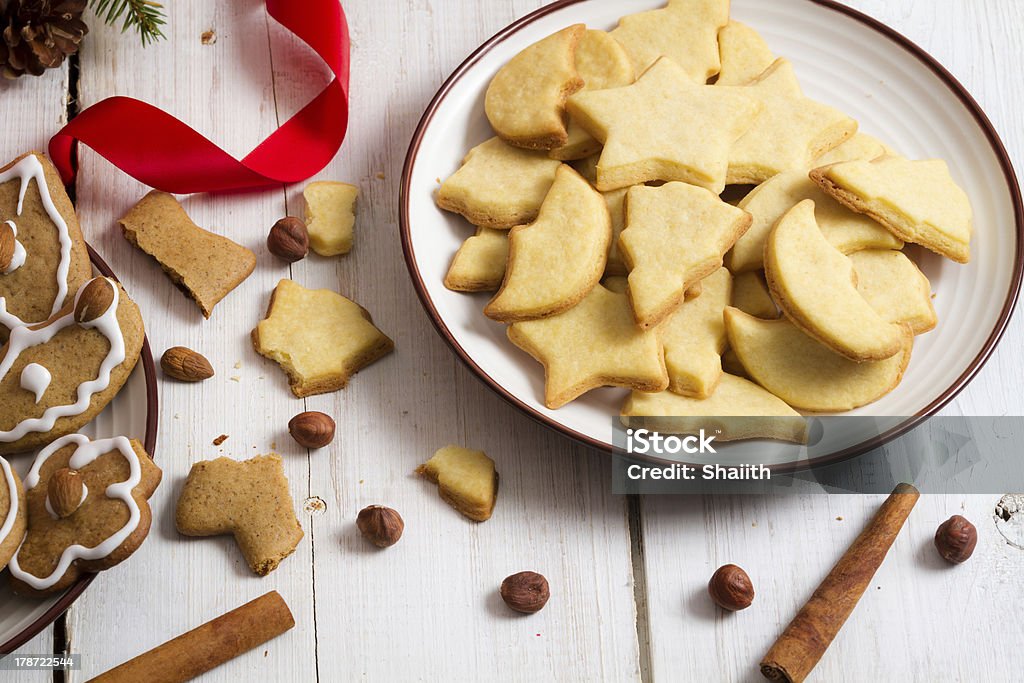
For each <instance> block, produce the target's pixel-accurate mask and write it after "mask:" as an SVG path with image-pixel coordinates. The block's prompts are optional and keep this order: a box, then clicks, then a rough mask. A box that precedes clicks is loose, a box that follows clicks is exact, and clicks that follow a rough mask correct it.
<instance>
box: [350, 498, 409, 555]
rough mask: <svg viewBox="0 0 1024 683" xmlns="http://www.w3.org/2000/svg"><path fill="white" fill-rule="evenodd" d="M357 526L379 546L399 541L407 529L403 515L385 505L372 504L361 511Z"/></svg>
mask: <svg viewBox="0 0 1024 683" xmlns="http://www.w3.org/2000/svg"><path fill="white" fill-rule="evenodd" d="M356 526H357V527H359V531H360V532H362V534H363V536H366V538H367V539H369V541H370V543H373V544H374V545H375V546H377V547H378V548H387V547H388V546H391V545H394V544H396V543H398V539H400V538H401V537H402V532H403V531H405V522H403V521H402V515H400V514H398V513H397V512H396V511H394V510H392V509H391V508H389V507H384V506H383V505H370V506H369V507H365V508H363V509H362V510H360V511H359V516H358V517H356Z"/></svg>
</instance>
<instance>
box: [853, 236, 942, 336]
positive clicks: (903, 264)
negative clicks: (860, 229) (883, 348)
mask: <svg viewBox="0 0 1024 683" xmlns="http://www.w3.org/2000/svg"><path fill="white" fill-rule="evenodd" d="M850 261H852V262H853V269H854V270H855V271H856V273H857V291H858V292H860V294H861V296H863V297H864V299H865V300H866V301H867V302H868V303H869V304H871V307H872V308H874V309H875V311H877V312H878V315H880V316H882V318H883V319H884V320H888V321H889V322H892V323H906V324H908V325H910V329H911V330H913V332H914V334H923V333H925V332H928V331H929V330H932V329H934V328H935V325H937V324H938V318H937V317H936V315H935V307H934V306H932V287H931V284H930V283H929V282H928V278H926V277H925V276H924V273H922V272H921V271H920V270H919V269H918V267H917V266H916V265H914V262H913V261H911V260H910V259H909V258H907V256H906V254H904V253H903V252H902V251H893V250H891V249H869V250H866V251H858V252H857V253H856V254H850Z"/></svg>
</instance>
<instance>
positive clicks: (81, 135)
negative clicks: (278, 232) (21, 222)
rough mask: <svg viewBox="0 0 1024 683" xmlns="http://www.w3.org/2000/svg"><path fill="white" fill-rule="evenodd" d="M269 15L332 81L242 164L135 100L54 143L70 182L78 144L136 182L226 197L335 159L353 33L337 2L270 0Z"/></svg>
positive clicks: (104, 106) (105, 107) (101, 107)
mask: <svg viewBox="0 0 1024 683" xmlns="http://www.w3.org/2000/svg"><path fill="white" fill-rule="evenodd" d="M266 4H267V12H268V13H269V14H270V16H271V17H273V18H274V19H276V20H277V21H278V22H279V23H280V24H281V25H282V26H284V27H285V28H287V29H288V30H290V31H291V32H292V33H294V34H295V35H296V36H298V37H299V38H300V39H302V40H303V41H304V42H305V43H306V44H307V45H309V46H310V47H311V48H313V50H314V51H315V52H316V53H317V54H318V55H319V56H320V57H321V58H322V59H323V60H324V61H325V62H326V63H327V65H328V66H329V67H330V69H331V71H332V72H334V79H332V80H331V82H330V83H329V84H328V85H327V87H326V88H324V89H323V91H322V92H321V93H320V94H319V95H317V96H316V97H315V98H313V100H312V101H310V102H309V104H307V105H306V106H305V107H303V108H302V109H301V110H300V111H299V112H298V113H296V114H295V115H294V116H292V117H291V118H290V119H288V120H287V121H286V122H285V123H284V125H282V126H281V127H280V128H278V129H277V130H276V131H274V133H272V134H271V135H270V137H268V138H267V139H266V140H264V141H263V142H261V143H260V144H259V145H258V146H257V147H256V148H255V149H254V150H253V151H252V152H250V153H249V154H248V155H246V157H245V158H244V159H242V160H241V161H239V160H238V159H236V158H234V157H233V156H231V155H230V154H228V153H227V152H225V151H224V150H223V149H221V148H220V147H218V146H217V145H216V144H215V143H213V142H212V141H210V140H208V139H207V138H205V137H203V136H202V135H200V134H199V133H197V132H196V131H195V130H193V129H192V128H191V127H189V126H188V125H186V124H185V123H183V122H181V121H179V120H178V119H176V118H174V117H173V116H171V115H170V114H168V113H167V112H165V111H163V110H161V109H159V108H157V107H154V106H153V105H151V104H147V103H145V102H142V101H140V100H136V99H134V98H131V97H109V98H107V99H105V100H101V101H100V102H97V103H96V104H94V105H93V106H91V107H89V108H87V109H85V111H83V112H81V113H80V114H78V116H76V117H75V118H74V119H72V120H71V121H70V122H69V123H68V124H67V125H66V126H64V128H62V129H61V130H60V131H58V132H57V134H56V135H54V136H53V137H52V138H51V139H50V145H49V151H50V158H51V159H52V160H53V163H54V164H55V165H56V166H57V169H58V170H59V171H60V174H61V177H62V178H63V179H64V182H65V183H70V182H72V181H73V180H74V178H75V174H76V172H77V165H78V164H77V159H76V155H75V146H76V143H77V142H78V141H81V142H84V143H85V144H87V145H89V147H91V148H92V149H93V150H95V151H96V152H97V153H98V154H100V155H101V156H103V157H104V158H106V159H107V160H108V161H110V162H111V163H112V164H114V165H115V166H117V167H118V168H120V169H121V170H122V171H124V172H125V173H127V174H128V175H130V176H132V177H133V178H135V179H137V180H140V181H142V182H143V183H145V184H146V185H149V186H151V187H155V188H157V189H159V190H164V191H166V192H173V193H176V194H188V193H192V192H225V191H231V190H247V189H254V188H261V187H268V186H274V185H280V184H282V183H294V182H298V181H300V180H305V179H306V178H309V177H310V176H312V175H313V174H315V173H317V172H318V171H320V169H322V168H323V167H324V166H326V165H327V164H328V162H330V160H331V159H332V158H334V155H335V154H336V153H337V151H338V148H339V147H340V146H341V142H342V140H344V139H345V129H346V128H347V127H348V79H349V36H348V24H347V23H346V21H345V13H344V12H343V11H342V9H341V5H340V4H339V0H302V2H296V0H266Z"/></svg>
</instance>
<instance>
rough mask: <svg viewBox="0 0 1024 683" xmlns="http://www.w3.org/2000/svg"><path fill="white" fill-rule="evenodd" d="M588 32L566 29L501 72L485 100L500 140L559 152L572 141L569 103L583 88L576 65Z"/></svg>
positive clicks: (581, 27) (579, 28) (576, 26)
mask: <svg viewBox="0 0 1024 683" xmlns="http://www.w3.org/2000/svg"><path fill="white" fill-rule="evenodd" d="M585 31H586V27H585V26H584V25H583V24H574V25H572V26H570V27H568V28H564V29H562V30H561V31H559V32H558V33H554V34H552V35H550V36H548V37H547V38H544V39H543V40H540V41H538V42H536V43H534V44H533V45H531V46H529V47H527V48H526V49H525V50H523V51H522V52H520V53H519V54H517V55H516V56H515V57H513V58H512V59H511V60H509V62H508V64H506V65H505V66H503V67H501V69H500V70H499V71H498V73H497V74H496V75H495V76H494V79H493V80H492V81H491V84H490V85H489V86H487V93H486V94H485V95H484V111H485V112H486V114H487V120H488V121H490V122H491V127H492V128H494V132H496V133H497V134H498V137H500V138H501V139H502V140H504V141H505V142H507V143H509V144H510V145H515V146H517V147H526V148H527V149H555V148H556V147H561V146H563V145H565V144H566V143H567V142H568V141H569V134H568V132H567V131H566V129H565V98H566V97H568V96H569V95H571V94H573V93H574V92H576V91H577V90H579V89H580V88H582V87H583V79H581V78H580V77H579V75H578V74H577V72H576V61H575V60H576V45H577V43H579V41H580V38H582V37H583V33H584V32H585Z"/></svg>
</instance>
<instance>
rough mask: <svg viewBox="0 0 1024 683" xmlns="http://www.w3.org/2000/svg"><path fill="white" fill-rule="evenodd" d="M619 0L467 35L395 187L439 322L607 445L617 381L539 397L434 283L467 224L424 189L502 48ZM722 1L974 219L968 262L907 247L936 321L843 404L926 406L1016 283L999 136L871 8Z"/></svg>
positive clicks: (513, 357)
mask: <svg viewBox="0 0 1024 683" xmlns="http://www.w3.org/2000/svg"><path fill="white" fill-rule="evenodd" d="M661 5H663V2H661V1H660V0H642V1H639V0H638V1H637V2H633V3H629V4H628V8H629V10H630V11H641V10H645V9H653V8H657V7H659V6H661ZM625 7H626V3H622V2H620V1H619V0H563V1H562V2H556V3H554V4H553V5H549V6H547V7H544V8H541V9H540V10H538V11H537V12H534V13H533V14H531V15H529V16H527V17H524V18H523V19H521V20H519V21H518V22H516V23H515V24H513V25H511V26H509V27H508V28H506V29H505V30H503V31H502V32H500V33H499V34H497V35H496V36H494V38H492V39H491V40H490V41H488V42H487V43H485V44H484V45H483V46H481V47H480V48H479V49H478V50H477V51H476V52H475V53H474V54H473V55H471V56H470V57H469V58H468V59H467V60H466V62H465V63H463V65H462V66H460V67H459V69H457V70H456V72H455V73H454V74H453V75H452V76H451V77H450V78H449V79H448V81H447V82H446V83H445V84H444V86H442V88H441V90H440V91H439V92H438V94H437V95H436V96H435V98H434V100H433V101H432V102H431V104H430V107H429V108H428V109H427V111H426V112H425V114H424V116H423V119H422V120H421V122H420V125H419V128H418V129H417V131H416V134H415V136H414V138H413V141H412V144H411V146H410V149H409V154H408V156H407V158H406V165H405V170H404V174H403V183H402V190H403V196H402V201H401V221H402V225H401V228H402V239H403V247H404V249H405V256H406V262H407V264H408V266H409V271H410V274H411V275H412V278H413V282H414V284H415V285H416V287H417V291H418V293H419V295H420V298H421V300H422V302H423V304H424V307H425V308H426V310H427V313H428V314H429V315H430V316H431V318H432V319H433V322H434V324H435V325H436V326H437V329H438V331H439V332H440V333H441V335H442V336H443V337H444V338H445V339H446V340H447V341H448V342H449V344H450V345H451V346H452V348H453V349H454V350H455V352H456V353H457V354H458V355H459V356H460V358H462V360H463V361H465V362H466V363H467V364H468V365H469V366H470V368H472V369H473V371H474V372H476V374H477V375H478V376H480V377H481V379H483V380H484V381H485V382H486V383H487V384H489V385H490V386H491V387H492V388H493V389H495V390H496V391H498V392H499V393H500V394H501V395H502V396H504V397H505V398H506V399H508V400H509V401H510V402H512V403H513V404H515V405H517V406H518V407H519V408H521V409H523V410H524V411H526V412H527V413H528V414H530V415H531V416H532V417H534V418H536V419H538V420H540V421H541V422H543V423H544V424H547V425H548V426H551V427H553V428H555V429H557V430H559V431H561V432H563V433H564V434H566V435H568V436H571V437H573V438H576V439H578V440H580V441H582V442H584V443H587V444H590V445H593V446H596V447H599V448H605V449H610V447H611V439H612V419H613V417H614V416H616V415H618V411H619V408H620V406H621V405H622V401H623V400H624V398H625V391H623V390H617V389H599V390H595V391H592V392H590V393H589V394H587V395H585V396H584V397H582V398H580V399H578V400H576V401H574V402H572V403H570V404H569V405H567V406H564V407H563V408H560V409H558V410H550V409H548V408H546V407H545V406H544V405H543V403H542V402H541V399H542V394H543V383H544V374H543V370H542V368H541V366H540V365H539V364H537V363H536V362H535V361H534V360H533V359H532V358H530V357H529V356H527V355H526V354H525V353H523V352H522V351H520V350H519V349H517V348H516V347H514V346H513V345H512V344H511V343H510V342H509V341H508V340H507V338H506V336H505V327H504V326H503V325H501V324H498V323H495V322H492V321H490V320H488V319H487V318H486V317H484V315H483V313H482V310H481V309H482V308H483V306H484V304H485V303H486V302H487V300H488V298H489V295H485V294H477V295H467V294H462V293H457V292H451V291H449V290H447V289H445V287H444V284H443V279H444V275H445V272H446V271H447V269H448V265H449V263H450V262H451V258H452V255H453V254H454V253H455V251H456V250H457V249H458V247H459V245H460V244H461V243H462V242H463V240H465V239H466V238H467V237H469V236H470V235H472V234H473V231H474V229H473V227H472V226H471V225H469V223H467V222H466V221H464V220H463V219H462V218H461V217H459V216H457V215H455V214H451V213H447V212H444V211H441V210H439V209H438V208H437V207H436V206H435V204H434V192H435V191H436V189H437V186H438V179H443V178H446V177H447V176H448V175H450V174H451V173H452V172H453V171H455V170H456V169H457V168H458V167H459V164H460V161H461V159H462V157H463V155H464V154H465V153H466V151H467V150H469V148H471V147H472V146H474V145H476V144H477V143H479V142H482V141H483V140H485V139H487V138H489V137H491V136H492V135H493V133H492V132H491V129H490V126H489V125H488V123H487V119H486V117H485V115H484V110H483V97H484V92H485V90H486V88H487V84H488V83H489V82H490V80H491V78H492V77H493V76H494V74H495V73H496V72H497V70H498V69H499V68H500V67H501V66H502V65H503V64H504V63H505V62H507V61H508V60H509V59H510V58H511V57H512V56H514V55H515V54H516V53H518V52H519V51H520V50H521V49H523V48H524V47H526V46H527V45H529V44H531V43H533V42H535V41H537V40H539V39H540V38H543V37H544V36H547V35H549V34H551V33H553V32H555V31H557V30H559V29H561V28H563V27H565V26H568V25H569V24H573V23H577V22H579V23H585V24H587V25H588V26H590V27H593V28H603V29H611V28H612V27H614V26H615V24H616V23H617V20H618V18H619V16H620V15H621V14H622V13H623V11H624V8H625ZM732 16H733V18H735V19H737V20H739V21H742V22H744V23H746V24H748V25H750V26H752V27H754V28H755V29H757V31H759V32H760V33H761V35H762V36H763V37H764V38H765V40H766V41H767V43H768V45H769V47H770V48H771V49H772V51H773V52H775V54H776V55H780V56H785V57H788V58H789V59H790V60H791V61H792V62H793V64H794V65H795V68H796V72H797V75H798V76H799V78H800V81H801V83H802V85H803V87H804V91H805V93H806V94H807V95H808V96H809V97H812V98H814V99H817V100H820V101H822V102H825V103H827V104H830V105H833V106H835V107H838V108H839V109H842V110H843V111H845V112H847V113H848V114H850V115H851V116H853V117H854V118H856V119H857V120H858V121H859V123H860V129H861V130H862V131H865V132H867V133H870V134H872V135H875V136H877V137H879V138H881V139H882V140H883V141H885V142H886V143H888V144H890V145H891V146H893V147H894V148H895V149H896V150H898V151H900V152H902V153H903V154H905V155H907V156H909V157H912V158H929V157H939V158H943V159H945V160H946V161H947V162H949V165H950V168H951V170H952V172H953V176H954V178H955V179H956V180H957V182H958V183H960V185H961V186H963V188H964V189H965V190H966V191H967V194H968V195H969V197H970V199H971V203H972V205H973V207H974V218H975V233H974V237H973V239H972V243H971V251H972V254H971V262H970V264H968V265H958V264H955V263H953V262H951V261H948V260H945V259H942V258H940V257H938V256H935V255H933V254H931V253H929V252H925V251H924V250H920V249H913V251H912V256H913V257H914V258H915V259H916V260H917V262H918V264H919V265H920V266H921V268H922V269H923V270H924V272H925V274H926V275H927V276H928V278H929V279H930V280H931V283H932V287H933V290H934V291H935V293H936V298H935V309H936V312H937V313H938V317H939V325H938V327H937V328H936V329H935V330H933V331H931V332H929V333H928V334H925V335H923V336H920V337H918V338H917V340H916V343H915V347H914V353H913V357H912V360H911V362H910V366H909V368H908V369H907V373H906V375H905V377H904V379H903V382H902V383H901V384H900V386H899V387H898V388H897V389H896V390H895V391H893V392H892V393H890V394H889V395H888V396H886V397H884V398H882V399H881V400H879V401H877V402H875V403H873V404H871V405H869V406H866V407H864V408H861V409H859V410H857V411H853V412H852V413H850V414H854V415H887V416H922V415H928V414H931V413H933V412H935V411H936V410H938V409H939V408H940V407H941V406H942V405H943V404H945V403H946V402H947V401H949V400H950V399H951V398H952V397H953V396H954V395H955V394H956V393H957V392H958V391H959V390H960V389H962V388H963V386H964V385H966V383H967V382H968V381H970V379H971V378H972V377H973V376H974V374H975V373H976V372H977V370H978V368H979V367H980V366H981V365H982V364H983V363H984V362H985V360H986V359H987V358H988V355H989V354H990V353H991V351H992V349H993V348H994V346H995V344H996V343H997V342H998V340H999V337H1000V335H1001V334H1002V331H1003V328H1004V327H1005V325H1006V322H1007V321H1008V319H1009V315H1010V312H1011V311H1012V308H1013V304H1014V302H1015V301H1016V297H1017V292H1018V289H1019V285H1020V280H1021V269H1022V263H1024V255H1022V254H1024V252H1022V245H1024V241H1022V234H1024V219H1022V211H1021V201H1020V193H1019V189H1018V186H1017V181H1016V178H1015V176H1014V172H1013V169H1012V167H1011V165H1010V162H1009V159H1008V157H1007V155H1006V152H1005V150H1004V149H1003V146H1002V143H1001V142H1000V141H999V138H998V136H997V135H996V133H995V131H994V130H993V129H992V127H991V124H990V123H989V122H988V119H987V118H986V117H985V115H984V114H983V113H982V112H981V110H980V109H979V108H978V105H977V104H976V103H975V102H974V100H973V99H972V98H971V97H970V95H968V94H967V93H966V91H964V90H963V88H962V87H961V86H960V85H959V83H957V82H956V80H955V79H953V77H952V76H951V75H949V73H948V72H946V71H945V69H943V68H942V67H941V66H940V65H939V64H938V63H936V62H935V61H934V60H933V59H932V58H931V57H929V56H928V55H927V54H925V53H924V52H923V51H921V50H920V49H919V48H917V47H916V46H915V45H913V44H912V43H911V42H910V41H908V40H907V39H906V38H903V37H902V36H900V35H899V34H897V33H895V32H894V31H892V30H891V29H889V28H887V27H885V26H883V25H881V24H879V23H878V22H876V21H875V20H873V19H870V18H868V17H866V16H864V15H861V14H859V13H857V12H855V11H853V10H850V9H849V8H846V7H845V6H842V5H838V4H836V3H833V2H831V0H772V2H764V0H733V3H732ZM907 426H909V423H908V425H907ZM853 431H854V434H853V435H852V436H849V438H846V439H845V440H842V439H841V440H840V441H837V442H836V444H835V447H834V448H833V449H832V452H833V453H837V452H840V451H842V452H843V453H844V454H847V455H848V454H852V453H853V452H859V451H863V450H865V449H866V448H867V447H869V446H874V445H878V443H880V441H879V440H877V439H876V440H873V441H870V442H869V441H865V440H864V438H863V435H860V436H857V435H856V430H853ZM892 435H894V434H890V435H889V437H890V438H891V436H892ZM851 439H852V440H851ZM762 461H764V460H762Z"/></svg>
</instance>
